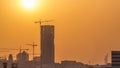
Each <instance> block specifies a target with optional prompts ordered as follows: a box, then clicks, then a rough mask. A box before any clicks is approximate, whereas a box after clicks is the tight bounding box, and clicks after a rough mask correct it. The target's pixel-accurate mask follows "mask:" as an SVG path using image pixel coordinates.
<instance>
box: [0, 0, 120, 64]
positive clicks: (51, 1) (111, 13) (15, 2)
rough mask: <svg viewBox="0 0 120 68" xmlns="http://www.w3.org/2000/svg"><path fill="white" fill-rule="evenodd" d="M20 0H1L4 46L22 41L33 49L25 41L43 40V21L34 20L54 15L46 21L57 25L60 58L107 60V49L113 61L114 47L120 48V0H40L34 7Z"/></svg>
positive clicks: (57, 56) (1, 44)
mask: <svg viewBox="0 0 120 68" xmlns="http://www.w3.org/2000/svg"><path fill="white" fill-rule="evenodd" d="M20 1H21V0H0V41H1V42H0V48H19V47H20V45H21V46H22V48H30V49H32V47H30V46H26V45H25V44H26V43H33V41H34V42H35V43H36V44H38V45H39V43H40V42H39V41H40V32H39V24H35V23H34V22H35V21H38V20H40V19H41V20H51V19H52V20H54V21H52V22H48V23H43V25H44V24H48V25H49V24H53V25H55V61H56V62H60V61H62V60H76V61H79V62H83V63H89V61H90V62H91V64H97V63H99V64H103V63H104V57H105V55H106V54H107V53H108V54H109V62H110V61H111V60H110V59H111V57H110V53H111V50H120V46H119V45H120V27H119V26H120V19H119V18H120V4H119V3H120V1H119V0H114V1H113V0H74V1H73V0H57V1H56V0H38V1H39V2H40V3H38V5H37V6H36V7H35V8H32V9H26V8H24V7H23V6H22V4H21V2H20ZM39 49H40V48H39V47H37V48H36V53H39ZM31 52H32V50H30V51H29V53H31ZM8 53H12V54H16V52H15V51H10V52H8ZM8 53H4V52H2V53H1V54H0V56H3V55H7V54H8ZM17 53H18V52H17Z"/></svg>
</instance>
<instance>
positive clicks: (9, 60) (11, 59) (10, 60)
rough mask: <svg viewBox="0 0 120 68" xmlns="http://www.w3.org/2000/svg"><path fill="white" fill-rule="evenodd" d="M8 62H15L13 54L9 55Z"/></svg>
mask: <svg viewBox="0 0 120 68" xmlns="http://www.w3.org/2000/svg"><path fill="white" fill-rule="evenodd" d="M8 62H11V63H12V62H13V56H12V54H10V55H9V57H8Z"/></svg>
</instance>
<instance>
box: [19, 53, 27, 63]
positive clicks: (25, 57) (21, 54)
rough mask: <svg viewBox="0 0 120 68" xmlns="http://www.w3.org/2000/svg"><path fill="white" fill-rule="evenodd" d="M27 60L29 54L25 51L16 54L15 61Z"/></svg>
mask: <svg viewBox="0 0 120 68" xmlns="http://www.w3.org/2000/svg"><path fill="white" fill-rule="evenodd" d="M26 61H29V54H28V53H27V52H25V51H23V52H22V53H18V54H17V62H26Z"/></svg>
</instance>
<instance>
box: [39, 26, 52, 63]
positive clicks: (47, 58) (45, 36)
mask: <svg viewBox="0 0 120 68" xmlns="http://www.w3.org/2000/svg"><path fill="white" fill-rule="evenodd" d="M41 62H42V64H53V63H54V26H53V25H43V26H41Z"/></svg>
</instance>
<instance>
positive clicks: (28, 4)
mask: <svg viewBox="0 0 120 68" xmlns="http://www.w3.org/2000/svg"><path fill="white" fill-rule="evenodd" d="M37 3H38V2H37V0H22V5H23V7H24V8H26V9H33V8H35V7H36V6H37Z"/></svg>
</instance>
